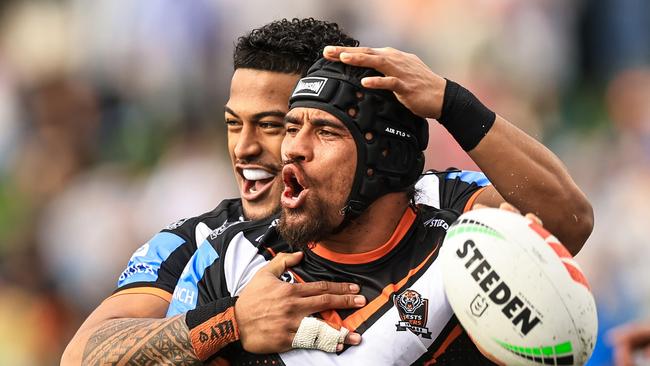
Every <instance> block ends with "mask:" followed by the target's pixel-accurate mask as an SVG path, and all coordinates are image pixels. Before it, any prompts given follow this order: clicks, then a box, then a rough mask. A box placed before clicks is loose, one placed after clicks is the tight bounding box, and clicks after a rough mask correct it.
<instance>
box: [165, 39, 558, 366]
mask: <svg viewBox="0 0 650 366" xmlns="http://www.w3.org/2000/svg"><path fill="white" fill-rule="evenodd" d="M387 51H389V52H393V51H392V50H387ZM362 52H363V53H364V54H368V53H370V52H379V51H378V50H372V51H370V50H366V51H362ZM396 54H397V53H396ZM339 57H341V58H347V57H346V55H344V54H339ZM413 61H415V59H414V58H411V62H410V66H416V64H417V62H413ZM407 69H408V68H407ZM414 69H417V68H414ZM411 70H413V69H411ZM419 74H420V73H419V72H416V73H414V74H413V75H419ZM366 77H369V79H367V78H366ZM364 78H366V79H364ZM392 78H393V77H392V76H383V75H381V74H378V73H377V72H376V71H374V70H372V69H368V68H358V67H350V66H346V65H343V64H341V63H339V62H333V61H328V60H325V59H323V60H321V61H319V62H317V63H316V64H315V65H314V66H313V67H312V68H311V69H310V72H309V73H308V75H307V76H306V77H305V78H303V79H301V80H300V81H299V83H298V84H297V86H296V88H295V90H294V93H293V95H292V98H291V106H290V111H289V113H288V114H287V116H286V118H285V121H286V130H287V135H286V136H285V138H284V141H283V144H282V157H283V160H284V168H283V170H282V175H283V179H284V183H285V189H284V191H283V193H282V201H281V202H282V207H283V208H282V213H281V215H280V216H279V217H277V216H276V217H271V218H268V219H265V220H260V221H253V222H247V223H243V224H241V225H238V226H236V227H231V228H228V229H226V230H225V231H224V232H222V233H218V234H215V235H214V236H211V237H210V238H209V239H208V244H206V245H203V246H201V247H200V248H199V249H198V251H197V253H196V254H195V255H194V256H193V258H192V259H191V260H190V265H189V266H188V267H187V268H188V272H187V273H184V274H183V276H182V277H181V279H180V281H179V285H178V286H179V287H177V290H178V289H179V288H184V289H186V290H192V291H196V293H197V294H198V301H197V303H196V304H195V306H194V307H193V306H192V304H190V305H189V309H190V310H188V311H187V313H186V314H180V315H175V316H173V317H172V318H170V319H178V320H177V321H180V320H183V321H184V323H183V324H185V325H186V326H187V334H188V338H189V341H190V342H191V344H192V348H193V349H194V351H195V353H194V355H195V356H196V357H197V358H199V359H200V360H205V361H212V360H214V356H215V355H218V356H219V357H222V358H225V359H226V360H227V361H229V362H230V363H232V364H277V365H282V364H287V365H290V364H295V365H299V364H300V365H302V364H318V365H322V364H332V365H344V364H359V363H363V364H412V363H416V364H423V363H436V364H443V365H480V364H491V363H490V361H489V360H488V359H486V358H485V357H483V356H482V355H481V353H480V352H479V351H478V349H477V348H476V347H475V346H474V345H473V343H472V342H471V340H470V338H469V337H468V336H467V335H466V334H465V333H464V332H463V330H462V328H461V326H460V325H459V323H458V321H457V319H456V318H455V317H454V315H453V312H452V310H451V307H450V306H449V304H448V303H447V301H446V298H445V294H444V291H443V288H442V280H441V273H440V267H439V262H438V261H437V260H436V259H437V255H438V250H439V248H440V245H442V240H443V238H444V236H445V234H446V231H447V229H448V228H449V227H450V226H451V225H452V224H453V222H454V221H455V219H456V218H457V217H458V216H459V214H460V213H461V212H462V211H461V210H460V209H458V207H459V205H458V204H457V203H455V202H463V201H465V202H467V199H465V198H464V197H465V196H466V195H465V194H464V192H462V190H452V191H455V192H451V193H448V194H447V196H448V198H449V200H450V202H454V204H452V205H451V207H450V208H436V207H431V206H427V205H424V204H420V205H416V204H415V192H414V189H413V188H414V186H415V184H416V181H417V179H418V174H414V173H413V172H417V171H418V170H421V169H422V166H423V164H424V161H423V154H422V151H423V150H424V149H425V148H426V146H427V141H428V129H427V125H426V121H425V120H424V119H423V118H421V117H419V116H417V115H415V114H413V113H412V112H411V111H409V110H408V109H406V108H405V107H404V105H402V104H401V103H400V102H399V101H398V100H397V98H396V97H395V95H394V94H393V93H390V92H387V91H377V90H372V89H369V88H365V87H363V86H362V82H361V80H366V81H365V82H363V84H367V83H368V82H369V81H370V82H371V83H372V82H378V84H382V83H386V82H389V83H393V85H398V84H396V83H395V82H394V81H390V80H394V79H392ZM406 79H408V77H406ZM437 81H439V83H438V85H437V86H434V87H433V88H431V89H429V91H430V92H429V93H428V95H429V96H425V97H423V98H421V99H418V98H415V97H413V95H411V96H409V97H407V98H404V100H409V101H410V102H413V104H411V103H408V102H407V103H404V104H410V105H411V107H410V108H411V110H418V107H422V108H423V110H424V112H421V113H422V114H425V115H431V116H436V117H438V118H440V119H441V120H442V121H443V123H464V124H465V125H464V127H465V130H464V131H463V132H458V131H454V130H453V128H452V134H454V136H455V137H456V138H457V140H459V142H460V143H461V145H462V146H466V147H469V149H470V150H471V149H475V148H480V146H481V145H482V144H488V147H489V145H491V144H493V143H496V142H497V141H498V140H501V139H503V138H504V137H506V136H507V137H509V138H516V139H519V140H523V141H525V142H526V143H527V144H530V150H529V152H531V151H533V152H534V153H533V154H531V155H532V156H533V157H535V158H534V159H533V158H530V157H528V158H526V159H523V160H525V161H522V162H519V163H520V164H523V166H521V167H520V166H518V164H517V162H516V161H514V162H513V163H514V164H515V165H517V166H516V167H515V168H516V169H522V170H523V172H524V173H526V174H530V176H531V177H535V178H538V179H548V178H551V177H550V176H547V174H548V173H547V172H548V170H549V169H548V168H552V169H550V170H553V169H557V167H552V166H546V167H545V168H544V169H540V167H539V165H538V164H537V163H538V162H540V161H541V162H544V161H549V160H545V159H544V158H541V159H540V156H539V154H541V155H544V154H551V153H550V152H548V150H543V149H542V150H540V146H541V145H539V144H538V143H536V142H534V140H533V141H531V140H532V139H531V138H530V137H528V136H526V135H525V134H524V133H523V132H521V131H519V130H516V129H513V128H514V127H512V126H511V125H509V124H508V122H506V121H505V120H503V119H502V118H501V117H498V116H495V115H494V113H492V112H491V111H489V109H487V108H486V107H485V106H483V105H482V104H481V103H480V102H479V101H478V100H477V99H476V98H475V97H474V96H473V95H471V93H469V92H468V91H467V90H466V89H464V88H463V87H462V86H460V85H458V84H456V83H454V82H452V81H446V80H444V79H438V80H437ZM416 94H418V93H416ZM431 95H433V96H434V97H431ZM436 95H437V96H438V98H439V99H442V100H436V97H435V96H436ZM419 96H422V95H421V93H419ZM468 130H469V131H474V132H473V133H467V131H468ZM505 131H507V133H504V132H505ZM459 133H460V134H462V135H458V134H459ZM501 143H503V140H501ZM515 144H516V143H515ZM493 147H494V146H493ZM517 156H518V157H521V156H522V155H521V154H517ZM550 161H555V160H553V159H550ZM542 165H543V163H542ZM569 179H570V178H569ZM470 190H472V189H471V188H470ZM474 191H475V192H474V193H473V194H472V196H473V195H475V194H476V192H480V191H481V189H480V188H479V189H477V188H474ZM462 206H466V204H465V205H462ZM281 252H294V253H292V254H287V253H281ZM276 253H280V254H277V255H276ZM273 257H275V259H273V260H271V259H272V258H273ZM268 260H271V263H270V264H269V265H265V263H266V261H268ZM252 273H255V274H254V275H252V279H251V274H252ZM279 276H282V277H283V279H285V280H286V281H287V282H290V284H286V285H285V286H284V288H279V287H278V288H277V290H278V292H277V293H274V294H271V295H272V296H273V297H275V298H277V299H280V298H283V297H284V296H290V295H291V294H292V293H293V291H295V290H294V286H295V284H296V283H312V282H318V281H323V280H334V281H344V282H352V283H357V284H359V285H360V288H361V294H362V295H364V296H365V297H366V298H367V299H368V301H369V302H368V304H367V305H366V306H364V307H363V308H360V309H342V310H341V309H340V310H331V311H322V312H319V313H318V314H316V316H317V317H318V318H320V319H322V321H319V320H315V319H314V318H311V317H307V318H305V319H304V320H303V322H301V324H300V325H299V326H296V324H287V323H288V322H284V323H278V324H272V326H275V327H286V328H287V330H288V333H290V334H289V335H288V336H286V337H283V338H277V339H276V338H274V339H266V340H265V342H266V343H263V342H261V343H260V344H262V345H263V347H260V348H255V347H253V346H252V345H251V344H249V343H248V342H249V340H250V339H253V338H255V337H257V334H256V330H255V329H252V330H251V328H250V327H246V325H247V323H248V322H249V321H251V319H252V320H255V319H264V317H265V315H266V312H264V311H258V312H256V311H253V310H255V309H259V305H258V304H257V303H256V301H257V298H256V296H266V298H269V297H268V294H267V295H265V292H267V288H268V284H269V283H274V282H275V281H277V277H279ZM237 295H238V296H239V297H237ZM223 299H231V302H230V304H225V303H224V302H221V303H219V304H220V306H215V304H216V303H217V302H219V301H223ZM179 303H180V304H179ZM186 305H187V304H183V301H179V300H178V299H173V301H172V304H171V306H170V310H178V311H182V310H183V308H184V306H186ZM224 305H225V306H224ZM187 308H188V307H185V309H187ZM170 315H173V314H170ZM170 321H172V320H170ZM323 321H326V322H327V323H329V324H331V325H334V326H335V327H337V328H340V329H347V330H351V331H355V332H358V333H361V334H363V337H364V338H363V342H362V343H361V344H360V345H358V346H356V347H348V348H344V347H343V345H342V341H343V337H342V336H341V334H337V333H330V332H321V331H320V329H319V328H320V325H319V324H322V322H323ZM291 327H293V328H291ZM185 330H186V329H185V328H184V331H185ZM342 333H343V334H344V333H345V332H342ZM291 347H294V348H296V347H300V348H316V349H321V350H328V351H330V352H332V351H337V352H336V353H326V352H320V351H314V350H312V349H294V350H291V351H289V352H281V353H279V354H274V353H270V352H271V350H272V349H284V350H285V351H288V350H289V349H290V348H291Z"/></svg>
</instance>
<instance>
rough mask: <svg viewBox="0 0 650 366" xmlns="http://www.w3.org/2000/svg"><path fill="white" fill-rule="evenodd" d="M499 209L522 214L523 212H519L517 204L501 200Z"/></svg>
mask: <svg viewBox="0 0 650 366" xmlns="http://www.w3.org/2000/svg"><path fill="white" fill-rule="evenodd" d="M499 209H500V210H505V211H510V212H514V213H516V214H521V212H519V210H518V209H517V208H516V207H515V206H513V205H511V204H510V203H508V202H501V204H500V205H499Z"/></svg>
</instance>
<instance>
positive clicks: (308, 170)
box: [278, 108, 357, 247]
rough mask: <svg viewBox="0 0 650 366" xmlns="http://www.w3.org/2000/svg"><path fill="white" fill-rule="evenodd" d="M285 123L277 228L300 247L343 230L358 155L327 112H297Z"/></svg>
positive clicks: (343, 129)
mask: <svg viewBox="0 0 650 366" xmlns="http://www.w3.org/2000/svg"><path fill="white" fill-rule="evenodd" d="M285 121H286V129H287V134H286V136H285V138H284V141H283V143H282V158H283V160H284V161H285V166H284V168H283V170H282V177H283V180H284V183H285V189H284V192H282V199H281V203H282V217H281V219H280V224H279V226H278V228H279V231H280V234H281V235H282V237H283V238H285V239H286V240H287V242H289V244H291V245H294V246H297V247H304V246H306V245H307V244H309V243H310V242H314V241H319V240H322V239H323V238H324V237H326V236H327V235H329V234H331V233H332V232H333V231H334V230H335V229H336V228H337V227H338V226H339V225H340V224H341V222H342V220H343V216H342V215H341V214H340V210H341V209H342V208H343V207H344V206H345V204H346V201H347V198H348V196H349V194H350V190H351V189H352V183H353V180H354V173H355V169H356V163H357V159H356V154H357V151H356V145H355V142H354V139H353V137H352V134H351V133H350V131H349V130H348V129H347V127H345V125H344V124H343V122H341V121H340V120H339V119H337V118H336V117H334V116H333V115H331V114H329V113H327V112H324V111H321V110H319V109H313V108H295V109H293V110H291V111H290V112H289V113H288V114H287V117H286V118H285Z"/></svg>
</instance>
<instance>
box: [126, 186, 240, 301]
mask: <svg viewBox="0 0 650 366" xmlns="http://www.w3.org/2000/svg"><path fill="white" fill-rule="evenodd" d="M243 220H244V216H243V212H242V206H241V200H239V199H229V200H224V201H222V202H221V203H220V204H219V206H217V207H216V208H215V209H214V210H212V211H209V212H206V213H204V214H202V215H200V216H196V217H192V218H188V219H182V220H178V221H176V222H174V223H172V224H170V225H168V226H167V227H166V228H164V229H163V230H161V231H160V232H159V233H158V234H156V235H155V236H154V237H153V238H151V239H150V240H149V241H148V242H146V243H145V244H144V245H142V246H141V247H140V248H138V249H137V250H136V251H135V252H134V253H133V255H132V256H131V259H130V260H129V263H128V264H127V267H126V269H125V270H124V271H123V272H122V274H121V275H120V278H119V279H118V281H117V289H116V290H115V291H114V293H115V294H117V293H124V291H128V292H131V293H151V294H154V295H157V296H160V297H162V298H164V299H166V300H167V301H171V295H172V293H173V292H174V288H175V287H176V285H177V282H178V278H179V277H180V275H181V272H182V271H183V269H184V268H185V266H186V265H187V262H188V261H189V260H190V258H191V257H192V255H194V252H195V251H196V248H198V246H199V245H201V243H202V242H204V241H205V239H206V238H207V237H208V236H209V235H210V234H211V233H213V232H220V231H223V230H225V229H226V228H227V227H229V226H230V225H232V224H234V223H237V222H242V221H243Z"/></svg>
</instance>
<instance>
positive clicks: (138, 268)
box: [120, 263, 156, 281]
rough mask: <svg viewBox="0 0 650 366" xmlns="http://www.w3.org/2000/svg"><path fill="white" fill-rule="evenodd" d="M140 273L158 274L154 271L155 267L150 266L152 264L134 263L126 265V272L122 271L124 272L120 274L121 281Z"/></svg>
mask: <svg viewBox="0 0 650 366" xmlns="http://www.w3.org/2000/svg"><path fill="white" fill-rule="evenodd" d="M138 273H146V274H150V275H152V276H155V275H156V273H155V271H154V268H153V267H152V266H150V265H148V264H146V263H136V264H133V265H130V266H128V267H126V269H125V270H124V272H122V274H121V275H120V281H124V280H126V279H127V278H129V277H131V276H133V275H135V274H138Z"/></svg>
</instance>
